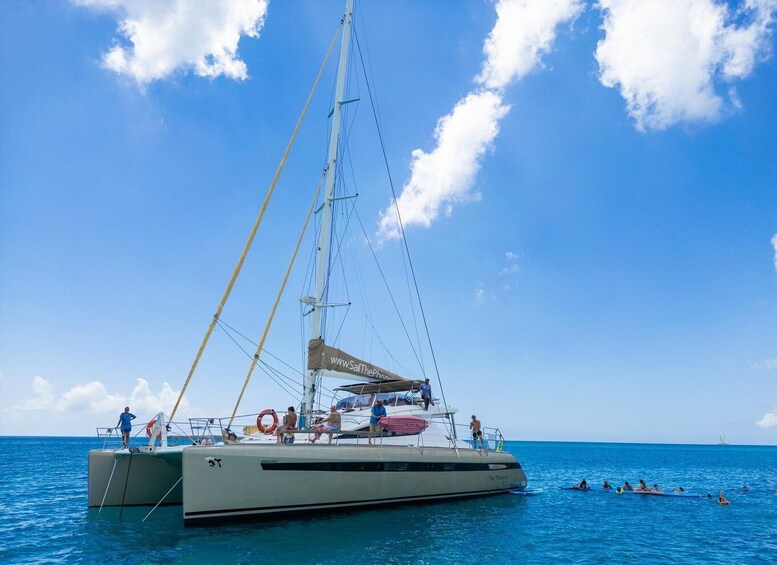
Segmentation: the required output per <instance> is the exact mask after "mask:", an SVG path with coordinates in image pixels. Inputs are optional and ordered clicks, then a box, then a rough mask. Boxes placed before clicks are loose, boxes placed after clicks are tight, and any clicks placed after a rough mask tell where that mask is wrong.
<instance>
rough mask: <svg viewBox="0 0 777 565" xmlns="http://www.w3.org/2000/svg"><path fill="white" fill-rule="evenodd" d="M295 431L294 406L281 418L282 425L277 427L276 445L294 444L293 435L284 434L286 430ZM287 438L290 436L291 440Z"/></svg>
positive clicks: (295, 417)
mask: <svg viewBox="0 0 777 565" xmlns="http://www.w3.org/2000/svg"><path fill="white" fill-rule="evenodd" d="M296 429H297V413H296V412H294V406H289V411H288V412H286V415H285V416H284V417H283V424H281V425H280V426H278V431H277V432H276V437H277V438H278V443H284V444H290V443H294V434H286V430H296ZM288 436H291V438H289V437H288Z"/></svg>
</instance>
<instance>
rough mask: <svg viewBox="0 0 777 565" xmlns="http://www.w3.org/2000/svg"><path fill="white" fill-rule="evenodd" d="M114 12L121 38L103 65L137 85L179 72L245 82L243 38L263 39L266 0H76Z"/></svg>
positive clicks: (95, 7) (77, 2)
mask: <svg viewBox="0 0 777 565" xmlns="http://www.w3.org/2000/svg"><path fill="white" fill-rule="evenodd" d="M73 1H74V3H75V4H77V5H81V6H86V7H89V8H92V9H96V10H101V11H107V12H110V13H112V14H115V16H116V18H117V20H118V33H119V35H120V38H121V39H119V40H117V41H116V43H117V44H116V45H114V46H113V47H112V48H111V49H110V50H108V52H107V53H105V54H103V57H102V62H103V65H104V66H105V67H106V68H108V69H110V70H112V71H114V72H115V73H118V74H120V75H126V76H128V77H130V78H132V79H133V80H134V81H135V82H136V83H137V84H138V86H140V87H141V88H143V87H145V86H146V85H148V84H149V83H151V82H153V81H156V80H161V79H164V78H166V77H168V76H170V75H172V74H173V73H176V72H193V73H194V74H196V75H197V76H201V77H208V78H216V77H219V76H222V75H223V76H226V77H228V78H232V79H236V80H245V79H246V78H247V77H248V69H247V68H246V64H245V62H243V61H242V60H241V59H240V58H239V57H238V54H237V47H238V43H239V42H240V38H241V37H242V36H244V35H245V36H247V37H254V38H256V37H259V32H260V31H261V29H262V27H263V25H264V18H265V15H266V13H267V6H268V0H208V1H207V2H196V3H195V2H189V1H187V0H73Z"/></svg>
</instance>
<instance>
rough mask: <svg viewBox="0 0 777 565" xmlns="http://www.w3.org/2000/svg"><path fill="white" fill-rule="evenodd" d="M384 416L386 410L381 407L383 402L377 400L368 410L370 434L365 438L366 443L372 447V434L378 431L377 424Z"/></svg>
mask: <svg viewBox="0 0 777 565" xmlns="http://www.w3.org/2000/svg"><path fill="white" fill-rule="evenodd" d="M384 416H386V408H385V407H384V406H383V401H382V400H381V399H380V398H379V399H378V400H377V401H376V402H375V405H374V406H373V407H372V410H370V433H369V435H368V436H367V443H369V444H370V445H372V434H373V433H374V432H378V431H380V426H379V425H378V422H380V419H381V418H382V417H384Z"/></svg>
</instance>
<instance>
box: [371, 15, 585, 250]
mask: <svg viewBox="0 0 777 565" xmlns="http://www.w3.org/2000/svg"><path fill="white" fill-rule="evenodd" d="M581 10H582V2H581V1H580V0H499V2H497V4H496V13H497V20H496V24H495V25H494V27H493V29H492V30H491V32H490V33H489V35H488V37H487V38H486V40H485V43H484V45H483V52H484V54H485V59H484V61H483V65H482V68H481V70H480V73H479V74H478V75H477V76H476V77H475V79H474V82H475V84H476V89H475V90H472V91H471V92H470V93H469V94H467V95H466V96H465V97H464V98H462V99H461V100H460V101H459V102H458V103H457V104H456V105H455V107H454V108H453V110H452V111H451V113H449V114H448V115H446V116H443V117H442V118H440V119H439V120H438V122H437V127H436V129H435V134H434V138H435V141H436V143H437V146H436V147H435V148H434V149H433V150H432V151H431V152H428V153H427V152H425V151H423V150H421V149H416V150H414V151H413V153H412V161H411V164H410V179H409V180H408V181H407V183H406V184H405V185H404V187H403V188H402V193H401V194H400V196H399V197H398V198H397V200H396V202H391V203H390V204H389V205H388V206H387V207H386V208H385V209H384V210H383V211H382V212H381V213H380V219H379V227H378V233H377V239H378V241H379V242H383V241H385V240H388V239H395V238H397V237H399V235H400V225H399V217H398V216H397V208H398V209H399V215H400V217H401V218H402V223H403V225H405V226H412V225H419V226H425V227H429V226H430V225H431V223H432V221H433V220H434V219H435V218H437V217H438V215H439V214H440V211H441V210H443V211H444V212H445V214H446V215H447V214H450V213H451V212H452V210H453V206H454V205H456V204H460V203H462V202H467V201H472V200H477V199H478V198H479V195H478V194H477V193H473V190H472V186H473V184H474V182H475V177H476V175H477V172H478V171H479V169H480V160H481V158H482V156H483V155H484V154H485V153H487V152H488V151H489V150H490V149H491V148H492V146H493V142H494V139H495V138H496V136H497V135H498V133H499V121H500V120H501V119H502V118H504V116H506V115H507V113H508V111H509V109H510V107H509V105H507V104H505V103H504V101H503V91H504V89H505V88H506V87H507V86H508V85H509V84H510V83H512V82H513V81H515V80H519V79H521V78H522V77H523V76H525V75H526V74H527V73H529V72H531V71H532V70H534V69H536V68H537V67H538V66H540V64H541V61H542V56H543V55H544V54H545V53H547V52H548V51H550V49H551V47H552V45H553V41H554V39H555V37H556V30H557V27H558V26H559V25H560V24H562V23H564V22H567V21H570V20H573V19H574V18H575V17H576V16H577V15H578V14H579V13H580V11H581Z"/></svg>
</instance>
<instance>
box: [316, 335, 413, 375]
mask: <svg viewBox="0 0 777 565" xmlns="http://www.w3.org/2000/svg"><path fill="white" fill-rule="evenodd" d="M308 370H309V371H317V370H322V371H326V372H327V373H330V372H331V373H337V376H338V377H342V378H357V377H358V378H357V380H365V381H370V382H377V381H405V380H407V379H405V378H403V377H400V376H399V375H397V374H395V373H392V372H391V371H387V370H386V369H381V368H380V367H378V366H377V365H373V364H372V363H367V362H366V361H362V360H361V359H357V358H356V357H354V356H352V355H348V354H347V353H345V352H344V351H341V350H340V349H337V348H335V347H330V346H328V345H326V344H325V343H324V340H323V339H320V338H319V339H311V340H310V342H308Z"/></svg>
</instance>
